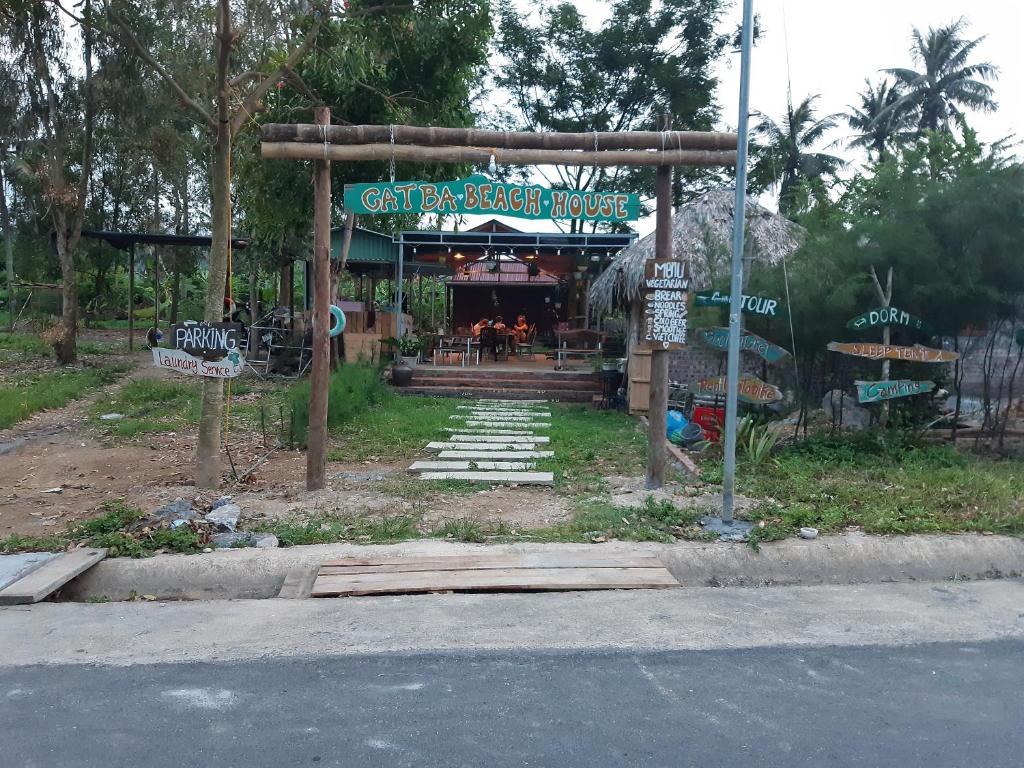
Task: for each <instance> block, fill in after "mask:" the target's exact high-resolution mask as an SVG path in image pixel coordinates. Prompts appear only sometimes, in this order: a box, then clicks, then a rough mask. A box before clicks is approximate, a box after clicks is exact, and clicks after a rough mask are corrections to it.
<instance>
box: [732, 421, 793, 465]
mask: <svg viewBox="0 0 1024 768" xmlns="http://www.w3.org/2000/svg"><path fill="white" fill-rule="evenodd" d="M782 438H783V434H782V432H781V431H780V430H779V429H777V428H772V426H771V425H770V424H766V423H761V422H759V421H757V420H756V419H755V418H754V417H753V416H749V415H748V416H744V417H743V418H742V419H741V420H740V423H739V424H737V425H736V445H737V447H738V448H739V450H740V452H741V454H742V457H743V460H744V462H745V463H747V464H751V465H754V466H757V465H759V464H764V463H765V462H766V461H768V459H770V458H771V455H772V452H773V451H774V450H775V449H776V447H777V446H778V444H779V442H781V440H782Z"/></svg>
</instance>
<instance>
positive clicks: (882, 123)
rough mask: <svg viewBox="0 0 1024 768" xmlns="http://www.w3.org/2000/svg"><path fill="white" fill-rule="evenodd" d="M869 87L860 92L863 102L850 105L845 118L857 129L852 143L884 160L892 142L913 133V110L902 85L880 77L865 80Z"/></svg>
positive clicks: (904, 138)
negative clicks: (901, 87)
mask: <svg viewBox="0 0 1024 768" xmlns="http://www.w3.org/2000/svg"><path fill="white" fill-rule="evenodd" d="M864 85H865V86H866V89H865V90H864V91H862V92H861V93H859V94H857V95H858V96H859V97H860V106H857V107H855V106H853V105H851V106H850V111H849V112H847V113H846V114H845V115H843V119H844V120H846V122H847V124H848V125H849V126H850V128H852V129H853V130H855V131H857V132H858V134H859V135H858V136H856V137H855V138H854V139H853V140H852V141H850V146H851V147H860V148H861V149H866V150H867V151H868V154H869V155H870V154H871V153H872V152H874V153H875V157H876V159H878V160H881V159H882V157H883V156H884V155H885V154H886V151H887V149H888V147H889V145H890V144H893V143H896V144H899V143H902V142H903V141H904V140H906V139H908V138H910V136H911V135H912V131H911V128H912V127H913V123H914V114H913V112H911V111H910V109H909V108H908V107H907V105H906V104H905V103H904V102H903V98H904V93H903V92H902V90H901V89H900V87H899V85H894V84H893V83H891V82H889V81H888V80H881V81H880V82H879V83H878V84H877V85H875V84H874V83H872V82H871V81H870V80H865V81H864Z"/></svg>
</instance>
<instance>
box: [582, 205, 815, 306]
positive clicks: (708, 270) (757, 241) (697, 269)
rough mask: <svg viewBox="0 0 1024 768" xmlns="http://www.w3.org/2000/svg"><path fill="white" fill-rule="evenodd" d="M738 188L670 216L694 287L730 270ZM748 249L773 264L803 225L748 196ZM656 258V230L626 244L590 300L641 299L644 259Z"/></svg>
mask: <svg viewBox="0 0 1024 768" xmlns="http://www.w3.org/2000/svg"><path fill="white" fill-rule="evenodd" d="M735 210H736V188H735V187H725V188H722V189H715V190H712V191H710V192H707V193H705V194H703V195H701V196H700V197H698V198H696V199H694V200H692V201H691V202H689V203H687V204H686V205H684V206H682V207H681V208H680V209H679V210H678V211H676V213H675V215H674V216H673V217H672V252H673V253H674V254H676V255H677V256H679V257H683V258H687V259H689V262H690V278H691V279H690V284H691V286H692V288H693V290H698V291H700V290H704V289H706V288H710V287H711V281H712V279H713V278H714V277H719V276H722V275H723V274H728V265H729V253H730V249H731V243H732V227H733V219H734V216H735ZM746 220H747V231H746V239H745V243H746V245H745V251H746V255H747V257H748V258H752V259H753V260H754V261H755V262H759V263H764V264H769V265H775V264H778V263H780V262H781V261H782V260H783V259H784V258H785V257H787V256H789V255H790V254H792V253H793V252H794V251H796V249H797V248H799V247H800V243H801V242H802V241H803V236H804V229H803V228H802V227H801V226H799V225H798V224H794V223H793V222H791V221H789V220H788V219H785V218H783V217H782V216H779V215H778V214H776V213H772V212H771V211H769V210H768V209H767V208H765V207H763V206H761V205H758V204H757V203H756V202H755V201H754V200H753V199H751V198H750V197H748V198H747V212H746ZM653 258H654V233H653V232H652V233H651V234H649V235H648V236H647V237H645V238H643V239H641V240H637V241H636V242H635V243H633V244H632V245H630V246H629V247H627V248H623V249H622V250H621V251H619V253H618V254H617V255H616V256H615V258H613V259H612V261H611V264H610V265H609V266H608V268H607V269H606V270H605V271H604V272H602V273H601V275H600V276H599V277H598V278H597V279H596V280H595V281H594V283H593V285H592V286H591V287H590V306H591V308H592V309H594V310H596V311H598V312H611V311H612V310H613V309H614V308H615V307H616V305H620V304H622V305H624V304H629V303H631V302H634V301H639V300H640V289H641V286H642V284H643V279H644V262H645V261H647V260H648V259H653Z"/></svg>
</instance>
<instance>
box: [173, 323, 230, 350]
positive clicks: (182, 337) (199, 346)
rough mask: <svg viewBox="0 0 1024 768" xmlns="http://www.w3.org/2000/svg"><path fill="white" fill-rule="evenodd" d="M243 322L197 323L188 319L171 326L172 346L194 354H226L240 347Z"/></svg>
mask: <svg viewBox="0 0 1024 768" xmlns="http://www.w3.org/2000/svg"><path fill="white" fill-rule="evenodd" d="M241 330H242V324H241V323H206V322H202V323H197V322H195V321H194V320H188V321H186V322H184V323H180V324H178V325H172V326H171V346H172V347H174V348H175V349H182V350H185V351H186V352H188V353H189V354H192V355H204V356H206V357H209V356H211V355H217V354H219V355H220V356H222V357H223V356H224V355H225V354H227V353H228V352H231V351H232V350H237V349H238V339H239V334H240V333H241Z"/></svg>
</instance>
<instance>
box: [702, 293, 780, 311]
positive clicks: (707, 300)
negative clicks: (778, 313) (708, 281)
mask: <svg viewBox="0 0 1024 768" xmlns="http://www.w3.org/2000/svg"><path fill="white" fill-rule="evenodd" d="M695 297H696V298H695V301H694V305H695V306H698V307H728V306H729V294H728V293H722V292H721V291H701V292H700V293H698V294H695ZM778 307H779V300H778V299H766V298H764V297H763V296H747V295H746V294H744V295H743V296H742V297H741V299H740V309H741V310H742V311H744V312H751V313H753V314H755V315H767V316H768V317H775V310H776V309H778Z"/></svg>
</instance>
